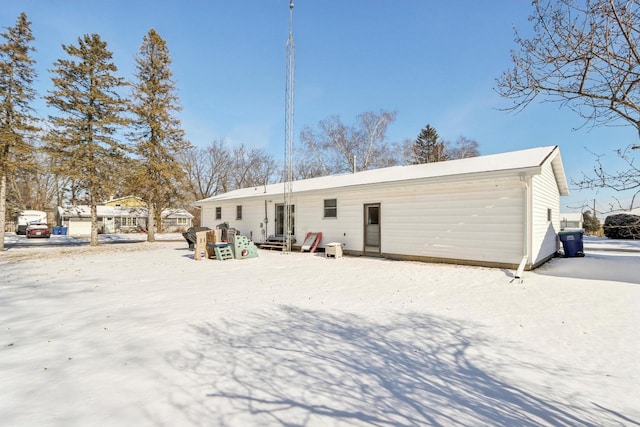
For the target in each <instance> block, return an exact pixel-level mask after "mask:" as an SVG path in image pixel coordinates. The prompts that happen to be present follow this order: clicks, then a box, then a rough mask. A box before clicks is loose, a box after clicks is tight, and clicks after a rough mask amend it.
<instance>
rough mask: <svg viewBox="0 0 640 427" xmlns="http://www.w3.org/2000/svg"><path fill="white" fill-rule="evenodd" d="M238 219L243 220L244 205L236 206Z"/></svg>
mask: <svg viewBox="0 0 640 427" xmlns="http://www.w3.org/2000/svg"><path fill="white" fill-rule="evenodd" d="M236 219H242V205H238V206H236Z"/></svg>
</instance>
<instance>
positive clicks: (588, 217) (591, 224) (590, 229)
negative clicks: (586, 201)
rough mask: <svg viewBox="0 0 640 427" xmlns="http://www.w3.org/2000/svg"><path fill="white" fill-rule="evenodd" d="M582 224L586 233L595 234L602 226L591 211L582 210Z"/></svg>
mask: <svg viewBox="0 0 640 427" xmlns="http://www.w3.org/2000/svg"><path fill="white" fill-rule="evenodd" d="M582 225H583V227H584V231H585V232H586V233H587V234H596V233H598V232H599V231H600V229H601V228H602V224H600V221H599V220H598V218H596V216H595V215H592V214H591V211H584V212H583V213H582Z"/></svg>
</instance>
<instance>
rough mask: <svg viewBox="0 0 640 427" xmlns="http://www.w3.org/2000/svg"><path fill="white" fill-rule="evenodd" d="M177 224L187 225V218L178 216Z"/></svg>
mask: <svg viewBox="0 0 640 427" xmlns="http://www.w3.org/2000/svg"><path fill="white" fill-rule="evenodd" d="M176 224H178V225H187V224H188V221H187V218H176Z"/></svg>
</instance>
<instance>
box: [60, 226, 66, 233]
mask: <svg viewBox="0 0 640 427" xmlns="http://www.w3.org/2000/svg"><path fill="white" fill-rule="evenodd" d="M60 234H63V235H66V234H67V227H64V226H63V227H60Z"/></svg>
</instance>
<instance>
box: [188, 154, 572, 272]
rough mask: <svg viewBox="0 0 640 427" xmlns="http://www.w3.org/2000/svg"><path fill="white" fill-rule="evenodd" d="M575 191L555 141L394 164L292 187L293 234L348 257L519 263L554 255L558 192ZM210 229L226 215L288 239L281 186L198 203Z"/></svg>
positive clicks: (247, 231)
mask: <svg viewBox="0 0 640 427" xmlns="http://www.w3.org/2000/svg"><path fill="white" fill-rule="evenodd" d="M568 194H569V188H568V185H567V179H566V176H565V172H564V167H563V164H562V157H561V155H560V149H559V148H558V147H557V146H547V147H539V148H532V149H527V150H521V151H514V152H509V153H503V154H494V155H487V156H481V157H474V158H468V159H461V160H450V161H445V162H439V163H427V164H420V165H411V166H395V167H389V168H382V169H376V170H368V171H363V172H357V173H354V174H345V175H333V176H326V177H320V178H312V179H306V180H301V181H295V182H293V184H292V197H291V205H292V212H293V214H292V217H293V223H294V226H293V231H292V234H293V236H292V237H293V238H294V239H295V240H296V242H298V243H301V242H302V241H303V240H304V238H305V236H306V233H307V232H322V243H321V245H320V247H323V246H324V245H325V244H327V243H334V242H335V243H342V244H343V245H344V252H345V253H346V254H351V255H372V256H382V257H387V258H393V259H405V260H419V261H429V262H447V263H457V264H470V265H481V266H490V267H506V268H516V267H517V266H518V265H519V264H520V263H521V260H522V259H523V258H524V257H526V268H528V269H531V268H535V267H537V266H539V265H541V264H542V263H544V262H545V261H547V260H548V259H550V258H552V257H553V256H555V254H556V251H557V250H558V239H557V232H558V231H559V230H560V197H561V196H566V195H568ZM195 205H196V206H199V207H200V208H201V214H202V223H201V225H203V226H208V227H211V228H214V227H215V226H217V225H218V224H220V223H223V222H226V223H228V224H229V226H230V227H232V228H236V229H237V230H239V232H240V233H242V234H244V235H246V236H248V237H250V238H251V239H252V240H253V241H254V242H257V243H260V242H263V241H265V240H266V239H267V238H268V236H271V235H274V236H283V228H284V227H283V217H284V184H283V183H280V184H270V185H266V186H260V187H252V188H245V189H240V190H235V191H230V192H228V193H225V194H220V195H217V196H213V197H210V198H207V199H203V200H199V201H197V202H196V203H195Z"/></svg>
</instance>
